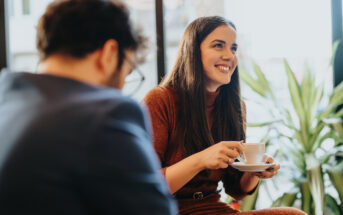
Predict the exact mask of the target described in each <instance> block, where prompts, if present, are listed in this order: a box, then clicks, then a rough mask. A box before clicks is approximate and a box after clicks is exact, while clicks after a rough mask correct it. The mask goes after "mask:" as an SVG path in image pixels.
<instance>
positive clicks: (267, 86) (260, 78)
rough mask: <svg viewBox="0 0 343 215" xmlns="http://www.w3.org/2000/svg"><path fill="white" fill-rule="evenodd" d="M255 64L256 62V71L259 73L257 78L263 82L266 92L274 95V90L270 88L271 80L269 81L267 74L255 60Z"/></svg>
mask: <svg viewBox="0 0 343 215" xmlns="http://www.w3.org/2000/svg"><path fill="white" fill-rule="evenodd" d="M253 64H254V71H255V73H256V75H257V79H258V81H259V82H260V83H261V85H262V87H263V90H264V92H267V93H269V94H270V95H271V97H273V92H272V90H271V89H270V85H269V82H268V81H267V79H266V77H265V75H264V74H263V72H262V70H261V68H260V66H259V65H257V64H256V63H255V62H253Z"/></svg>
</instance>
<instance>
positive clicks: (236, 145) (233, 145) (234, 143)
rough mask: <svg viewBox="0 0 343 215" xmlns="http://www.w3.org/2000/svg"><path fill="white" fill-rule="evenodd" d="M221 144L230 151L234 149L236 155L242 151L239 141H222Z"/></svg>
mask: <svg viewBox="0 0 343 215" xmlns="http://www.w3.org/2000/svg"><path fill="white" fill-rule="evenodd" d="M221 144H223V145H224V146H225V147H226V148H228V149H230V150H232V151H236V152H237V153H238V155H239V154H241V153H243V146H242V143H241V142H239V141H222V142H221Z"/></svg>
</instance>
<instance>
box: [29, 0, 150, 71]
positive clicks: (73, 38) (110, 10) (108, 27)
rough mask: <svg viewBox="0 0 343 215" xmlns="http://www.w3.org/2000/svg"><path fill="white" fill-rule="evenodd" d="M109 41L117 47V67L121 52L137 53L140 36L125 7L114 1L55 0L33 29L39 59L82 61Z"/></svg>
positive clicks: (141, 43) (121, 55)
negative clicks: (59, 56) (58, 56)
mask: <svg viewBox="0 0 343 215" xmlns="http://www.w3.org/2000/svg"><path fill="white" fill-rule="evenodd" d="M109 39H115V40H116V41H117V42H118V46H119V65H121V63H122V60H123V57H124V50H132V51H137V50H138V49H139V48H141V47H142V46H144V43H143V40H144V37H143V36H141V35H140V34H139V33H138V32H134V31H133V29H132V26H131V23H130V20H129V15H128V10H127V8H126V7H125V6H124V5H123V4H121V3H120V2H118V1H114V0H59V1H54V2H53V3H51V4H50V5H49V6H48V7H47V9H46V12H45V13H44V14H43V16H42V17H41V18H40V20H39V22H38V26H37V41H36V42H37V49H38V51H39V55H40V59H41V60H44V59H46V58H47V57H49V56H50V55H52V54H62V55H67V56H70V57H74V58H83V57H85V56H86V55H88V54H90V53H92V52H94V51H95V50H97V49H99V48H101V47H102V46H103V45H104V43H105V42H106V41H107V40H109Z"/></svg>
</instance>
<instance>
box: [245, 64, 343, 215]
mask: <svg viewBox="0 0 343 215" xmlns="http://www.w3.org/2000/svg"><path fill="white" fill-rule="evenodd" d="M284 66H285V70H286V74H287V78H288V92H289V97H290V99H291V103H292V106H290V105H288V106H284V105H282V103H281V102H280V101H279V99H278V96H277V95H275V94H274V92H275V90H274V89H273V87H272V85H271V84H270V82H269V81H268V80H267V79H266V77H265V75H264V74H263V72H262V70H261V68H260V67H259V66H258V65H257V64H256V63H254V73H255V76H256V78H254V77H253V76H252V75H250V74H249V73H248V72H246V71H242V70H241V71H240V76H241V78H242V80H243V81H244V82H245V83H246V84H247V85H248V86H249V87H250V88H251V89H252V90H253V91H254V92H256V93H258V94H259V95H260V97H262V99H264V101H265V102H266V103H268V104H269V103H270V104H271V105H267V106H268V107H266V108H268V109H269V113H270V114H271V116H272V118H273V119H274V120H273V121H269V122H261V123H258V124H250V126H257V127H260V126H268V127H269V129H268V130H269V131H273V132H270V133H268V135H269V137H270V139H271V140H277V143H276V144H280V143H281V144H280V147H282V150H280V151H279V152H280V153H279V154H278V156H280V158H282V159H286V160H288V161H289V162H292V163H293V165H294V167H295V168H294V169H293V173H294V175H295V176H294V177H293V179H292V182H293V184H294V187H295V189H296V193H301V195H296V194H295V193H294V192H290V193H284V194H283V195H282V196H280V198H278V199H277V200H276V201H275V202H274V203H273V205H272V206H281V205H283V206H292V205H293V204H294V202H295V201H296V200H297V199H299V200H298V201H301V207H302V210H304V211H305V212H307V213H308V214H316V215H323V214H343V162H342V160H343V159H342V158H343V123H342V117H343V108H341V109H339V105H342V104H343V82H342V83H341V84H340V85H338V86H337V87H336V88H334V89H333V91H332V92H331V94H330V96H329V101H328V102H327V104H326V105H324V102H325V99H323V98H324V96H323V95H324V88H323V83H322V84H320V85H316V80H315V77H314V75H313V74H311V72H310V70H309V69H307V70H306V71H305V75H304V78H303V80H302V82H301V83H298V81H297V80H296V77H295V75H294V73H293V71H292V69H291V67H290V65H289V64H288V62H287V61H286V60H285V61H284ZM328 140H331V142H334V144H332V146H330V147H328V146H325V147H324V144H323V143H326V142H327V141H328ZM274 142H275V141H274ZM332 187H335V190H336V191H337V193H338V195H336V196H335V193H334V195H333V194H332V192H330V191H329V190H330V188H332ZM331 190H332V189H331ZM337 196H338V197H337Z"/></svg>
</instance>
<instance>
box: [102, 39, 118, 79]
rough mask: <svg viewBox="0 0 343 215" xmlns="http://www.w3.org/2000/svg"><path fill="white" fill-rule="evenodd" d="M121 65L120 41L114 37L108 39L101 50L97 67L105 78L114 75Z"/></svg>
mask: <svg viewBox="0 0 343 215" xmlns="http://www.w3.org/2000/svg"><path fill="white" fill-rule="evenodd" d="M118 65H119V48H118V42H117V41H116V40H114V39H109V40H107V41H106V42H105V43H104V45H103V46H102V48H101V49H100V50H99V55H98V59H97V67H98V69H99V70H100V71H101V72H102V73H103V74H102V75H104V76H105V78H109V77H112V76H113V73H114V72H116V71H117V67H118Z"/></svg>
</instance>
